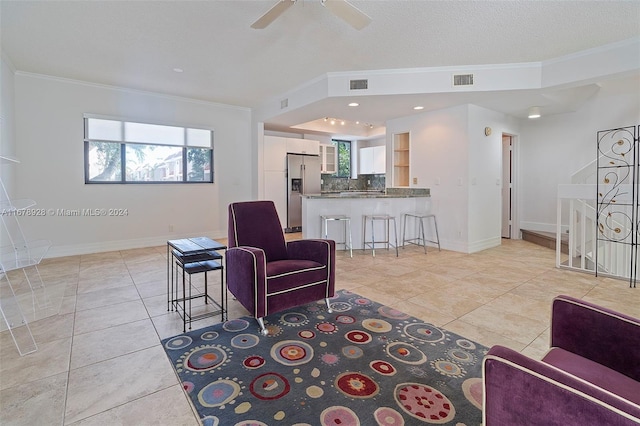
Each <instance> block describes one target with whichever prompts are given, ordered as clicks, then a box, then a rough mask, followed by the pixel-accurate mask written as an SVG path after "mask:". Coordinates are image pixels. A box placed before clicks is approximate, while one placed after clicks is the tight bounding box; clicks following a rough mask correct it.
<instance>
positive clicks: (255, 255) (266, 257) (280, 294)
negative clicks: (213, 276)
mask: <svg viewBox="0 0 640 426" xmlns="http://www.w3.org/2000/svg"><path fill="white" fill-rule="evenodd" d="M228 247H229V248H228V250H227V252H226V266H227V286H228V288H229V291H230V292H231V293H232V294H233V295H234V296H235V297H236V298H237V299H238V301H239V302H240V303H241V304H242V306H244V307H245V308H246V309H247V310H248V311H249V312H251V314H252V315H253V316H254V317H255V318H256V319H257V320H258V323H259V325H260V329H261V332H262V333H263V334H265V335H266V334H267V329H266V327H265V325H264V320H263V318H264V317H265V316H267V315H269V314H273V313H276V312H279V311H283V310H285V309H288V308H291V307H294V306H298V305H302V304H305V303H309V302H313V301H316V300H322V299H324V300H325V302H326V304H327V309H328V310H329V312H331V309H330V305H329V298H330V297H333V296H334V288H335V258H336V245H335V242H334V241H332V240H322V239H317V240H312V239H305V240H296V241H289V242H286V241H285V238H284V234H283V232H282V227H281V226H280V220H279V219H278V213H277V212H276V208H275V205H274V204H273V202H272V201H249V202H241V203H233V204H230V205H229V242H228Z"/></svg>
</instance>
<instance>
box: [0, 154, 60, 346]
mask: <svg viewBox="0 0 640 426" xmlns="http://www.w3.org/2000/svg"><path fill="white" fill-rule="evenodd" d="M12 163H13V164H17V163H19V161H18V160H17V159H15V158H12V157H7V156H0V164H12ZM35 204H36V203H35V201H33V200H29V199H19V200H11V199H10V198H9V195H8V193H7V190H6V188H5V186H4V183H3V181H2V178H0V221H1V222H2V229H0V312H1V313H2V317H3V319H4V321H5V324H6V327H7V329H8V330H9V332H10V333H11V337H12V338H13V341H14V343H15V345H16V348H17V349H18V352H19V353H20V355H21V356H22V355H26V354H29V353H32V352H35V351H37V350H38V346H37V344H36V342H35V339H34V338H33V334H32V333H31V329H30V327H29V321H28V318H30V317H33V319H39V318H44V317H46V316H49V315H52V314H53V313H57V311H56V312H54V306H53V305H52V303H51V301H50V298H49V297H48V294H47V291H46V289H45V286H44V283H43V282H42V277H41V276H40V271H38V264H39V263H40V261H41V260H42V258H43V257H44V256H45V254H46V253H47V251H48V250H49V247H51V242H50V241H48V240H32V241H27V239H26V238H25V236H24V233H23V232H22V227H21V226H20V221H19V218H20V217H22V216H23V215H24V213H25V212H27V210H28V209H30V208H32V207H33V206H35ZM20 272H22V274H20ZM21 275H23V276H24V279H22V278H21ZM12 280H13V283H12ZM25 308H28V311H27V312H29V313H30V315H25V313H24V312H25V310H26V309H25ZM58 308H59V306H58Z"/></svg>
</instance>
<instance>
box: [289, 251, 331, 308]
mask: <svg viewBox="0 0 640 426" xmlns="http://www.w3.org/2000/svg"><path fill="white" fill-rule="evenodd" d="M287 254H288V256H289V259H299V260H312V261H314V262H318V263H320V264H321V265H326V266H327V281H328V285H329V288H328V293H327V294H329V295H330V297H333V295H334V291H335V282H336V242H335V241H333V240H324V239H304V240H295V241H289V242H288V243H287Z"/></svg>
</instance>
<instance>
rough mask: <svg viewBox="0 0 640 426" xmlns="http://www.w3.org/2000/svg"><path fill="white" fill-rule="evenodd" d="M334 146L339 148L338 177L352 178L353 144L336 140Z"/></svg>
mask: <svg viewBox="0 0 640 426" xmlns="http://www.w3.org/2000/svg"><path fill="white" fill-rule="evenodd" d="M333 144H334V145H335V146H336V147H337V148H338V149H337V151H338V170H337V171H336V174H335V176H336V177H346V178H348V177H351V142H350V141H339V140H334V141H333Z"/></svg>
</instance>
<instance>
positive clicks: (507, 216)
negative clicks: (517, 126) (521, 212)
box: [501, 133, 514, 238]
mask: <svg viewBox="0 0 640 426" xmlns="http://www.w3.org/2000/svg"><path fill="white" fill-rule="evenodd" d="M513 139H514V138H513V136H511V135H508V134H505V133H503V134H502V231H501V232H502V238H511V230H512V224H513Z"/></svg>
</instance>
